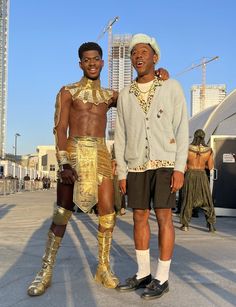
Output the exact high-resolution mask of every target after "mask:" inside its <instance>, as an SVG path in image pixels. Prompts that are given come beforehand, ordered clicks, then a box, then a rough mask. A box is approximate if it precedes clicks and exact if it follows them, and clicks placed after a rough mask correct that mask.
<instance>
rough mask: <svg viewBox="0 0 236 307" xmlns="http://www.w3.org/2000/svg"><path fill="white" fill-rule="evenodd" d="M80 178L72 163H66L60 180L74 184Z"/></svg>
mask: <svg viewBox="0 0 236 307" xmlns="http://www.w3.org/2000/svg"><path fill="white" fill-rule="evenodd" d="M77 179H78V175H77V172H76V170H74V169H73V168H72V167H71V166H70V165H68V166H67V165H64V168H63V170H62V171H60V182H61V183H63V184H73V183H74V182H75V181H76V180H77Z"/></svg>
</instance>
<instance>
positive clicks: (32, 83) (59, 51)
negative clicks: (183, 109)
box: [6, 0, 236, 154]
mask: <svg viewBox="0 0 236 307" xmlns="http://www.w3.org/2000/svg"><path fill="white" fill-rule="evenodd" d="M235 12H236V1H235V0H225V1H222V0H221V1H220V0H198V1H190V0H179V1H177V0H164V1H163V0H162V1H160V0H148V1H139V0H129V1H127V0H119V1H115V2H114V1H112V0H110V1H93V0H90V1H79V0H50V1H49V0H40V1H32V0H24V1H17V0H11V3H10V25H9V71H8V74H9V76H8V89H9V94H8V110H7V113H8V116H7V148H6V151H7V152H10V153H12V152H13V145H14V135H15V133H16V132H17V133H20V134H21V137H19V138H18V154H27V153H32V152H35V149H36V146H37V145H49V144H54V138H53V134H52V129H53V115H54V104H55V96H56V93H57V92H58V90H59V89H60V88H61V86H62V85H65V84H67V83H72V82H76V81H78V80H79V79H80V78H81V76H82V73H81V70H80V69H79V66H78V58H77V49H78V47H79V46H80V45H81V44H82V43H83V42H86V41H94V40H96V39H97V37H98V36H99V34H100V33H101V31H102V30H103V28H104V27H105V25H106V24H107V23H108V21H109V20H110V19H112V18H114V17H115V16H119V17H120V19H119V21H118V22H117V23H115V25H114V27H113V33H114V34H126V33H127V34H135V33H146V34H149V35H151V36H154V37H155V38H156V39H157V41H158V43H159V45H160V49H161V60H160V62H159V63H158V67H160V66H161V67H165V68H167V69H168V71H169V72H170V74H171V76H173V77H174V76H175V75H176V74H177V73H179V72H181V71H182V70H184V69H185V68H187V67H189V66H191V65H192V64H193V63H195V64H198V63H200V62H201V58H203V57H208V58H210V57H213V56H216V55H218V56H219V57H220V58H219V60H218V61H214V62H212V63H210V64H208V65H207V72H206V77H207V83H209V84H226V86H227V92H228V93H229V92H231V91H232V90H234V89H235V88H236V76H235V74H236V60H235V55H236V40H235V33H236V18H235ZM99 43H100V45H101V46H102V48H103V49H104V60H105V62H106V64H107V45H108V39H107V34H106V35H104V36H103V38H102V39H101V40H100V41H99ZM201 76H202V73H201V68H198V69H195V70H192V71H190V72H188V73H185V74H183V75H181V76H179V77H176V78H177V79H178V80H179V81H180V82H181V84H182V86H183V88H184V92H185V95H186V98H187V103H188V108H189V102H190V88H191V86H192V85H193V84H200V83H201ZM101 79H102V83H103V85H104V86H107V83H108V82H107V66H106V67H105V68H104V70H103V72H102V78H101ZM189 109H190V108H189Z"/></svg>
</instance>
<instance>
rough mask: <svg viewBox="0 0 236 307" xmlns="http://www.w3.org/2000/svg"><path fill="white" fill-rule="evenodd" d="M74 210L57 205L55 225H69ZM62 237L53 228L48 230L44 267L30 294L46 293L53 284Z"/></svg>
mask: <svg viewBox="0 0 236 307" xmlns="http://www.w3.org/2000/svg"><path fill="white" fill-rule="evenodd" d="M71 215H72V212H71V211H69V210H67V209H65V208H63V207H60V206H57V208H56V209H55V211H54V214H53V223H54V224H55V225H59V226H60V225H62V226H63V225H67V223H68V221H69V219H70V217H71ZM61 240H62V238H61V237H59V236H56V235H55V234H54V233H53V232H52V230H49V232H48V240H47V244H46V249H45V253H44V256H43V262H42V268H41V270H40V271H39V272H38V273H37V275H36V277H35V279H34V280H33V282H32V283H31V285H30V286H29V288H28V295H30V296H38V295H42V294H44V292H45V291H46V289H47V288H48V287H49V286H50V285H51V281H52V273H53V267H54V263H55V260H56V255H57V251H58V249H59V247H60V244H61Z"/></svg>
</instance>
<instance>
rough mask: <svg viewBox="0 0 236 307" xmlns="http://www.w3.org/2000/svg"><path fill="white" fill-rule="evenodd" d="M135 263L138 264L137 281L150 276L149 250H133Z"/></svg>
mask: <svg viewBox="0 0 236 307" xmlns="http://www.w3.org/2000/svg"><path fill="white" fill-rule="evenodd" d="M135 251H136V257H137V263H138V273H137V274H136V275H137V279H140V278H143V277H146V276H148V275H149V274H150V271H151V269H150V252H149V249H146V250H137V249H136V250H135Z"/></svg>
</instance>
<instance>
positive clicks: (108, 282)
mask: <svg viewBox="0 0 236 307" xmlns="http://www.w3.org/2000/svg"><path fill="white" fill-rule="evenodd" d="M99 222H100V225H101V226H103V227H104V228H107V229H109V228H110V227H113V226H114V224H115V213H112V214H107V215H105V216H102V217H99ZM111 241H112V231H111V230H110V231H105V232H100V231H98V257H99V263H98V267H97V271H96V274H95V280H96V281H97V282H99V283H101V284H102V285H103V286H104V287H105V288H112V289H114V288H116V287H117V285H118V284H119V279H118V278H117V277H116V276H115V274H114V273H113V272H112V271H111V268H110V250H111Z"/></svg>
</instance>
